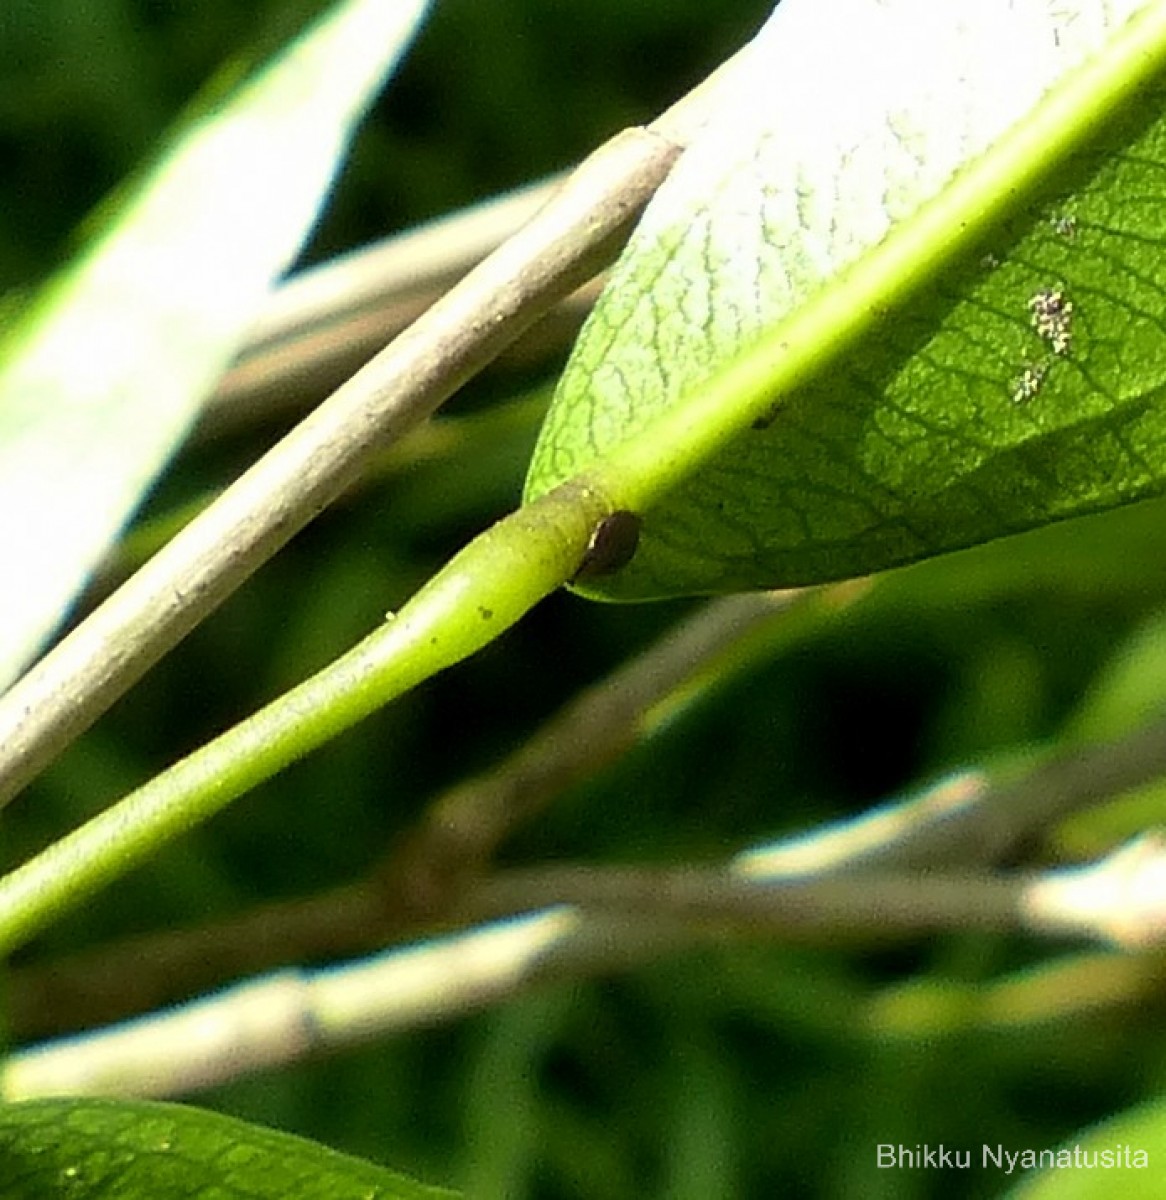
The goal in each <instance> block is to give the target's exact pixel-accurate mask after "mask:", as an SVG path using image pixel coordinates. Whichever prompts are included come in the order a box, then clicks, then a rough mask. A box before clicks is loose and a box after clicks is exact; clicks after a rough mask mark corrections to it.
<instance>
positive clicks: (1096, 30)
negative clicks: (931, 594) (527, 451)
mask: <svg viewBox="0 0 1166 1200" xmlns="http://www.w3.org/2000/svg"><path fill="white" fill-rule="evenodd" d="M1139 9H1144V10H1145V11H1144V12H1143V13H1140V14H1138V15H1135V16H1133V18H1132V19H1130V18H1131V14H1134V13H1137V11H1138V10H1139ZM1164 24H1166V22H1164V21H1163V14H1162V6H1161V5H1153V4H1146V3H1138V2H1137V0H1126V2H1124V3H1103V2H1101V0H1076V2H1074V3H1067V4H1061V5H1056V6H1050V5H1048V4H1046V3H1044V2H1043V0H1025V2H1023V3H1015V4H1010V3H1005V2H1004V0H990V2H985V3H977V4H975V5H962V6H955V5H936V4H932V3H927V2H926V0H886V2H885V3H876V2H875V0H845V2H844V3H839V4H830V5H822V4H816V3H815V2H814V0H784V3H782V4H781V6H780V7H779V8H778V10H777V12H776V14H775V16H774V17H773V19H772V20H771V22H770V24H769V25H768V26H767V27H766V29H765V30H764V31H763V33H762V35H761V37H760V38H759V39H758V42H757V44H756V46H755V48H754V50H753V53H752V61H751V62H750V63H749V64H748V65H747V66H746V68H745V70H744V71H743V73H742V76H741V80H740V82H739V89H740V90H739V93H738V95H737V97H736V100H735V102H733V101H730V102H729V103H728V104H727V105H726V107H725V108H724V110H723V111H722V112H721V114H720V116H719V117H718V118H717V119H715V120H714V122H713V123H712V124H711V125H710V126H709V128H708V130H707V132H706V134H705V136H704V137H703V138H702V139H701V140H699V141H698V142H697V143H696V144H695V145H694V146H693V147H692V148H691V149H690V150H689V151H688V153H687V154H686V155H685V157H684V158H683V159H682V161H681V163H680V164H679V165H678V167H677V168H676V170H675V171H674V173H673V175H672V177H671V178H670V179H669V180H668V183H667V184H666V186H665V187H664V188H663V189H661V192H660V193H659V195H658V196H657V198H656V200H655V201H654V203H653V205H652V206H651V207H650V208H649V211H648V213H647V214H646V215H645V218H644V220H643V222H642V223H641V226H640V228H639V229H638V230H637V233H636V235H635V237H634V238H633V240H632V242H631V244H630V245H629V247H628V250H627V251H626V253H625V256H624V258H623V259H622V260H621V262H620V264H619V266H618V267H617V270H616V272H615V275H614V277H613V279H612V281H611V283H610V284H609V286H608V288H607V290H606V292H605V294H604V297H603V299H602V301H601V303H600V305H599V307H598V308H597V310H596V312H595V314H594V315H593V317H592V319H591V321H590V322H589V324H588V325H587V327H586V328H585V330H584V332H583V334H582V335H581V337H580V340H579V343H578V345H577V347H576V350H575V353H574V355H573V356H572V359H571V362H570V363H569V365H568V368H567V370H566V372H565V374H564V377H563V379H562V381H561V384H560V387H559V390H558V393H557V394H556V397H555V401H554V404H553V405H552V409H551V412H550V415H549V417H548V420H547V423H546V426H545V427H544V430H543V433H542V436H541V438H540V441H539V445H538V447H537V449H536V452H535V456H534V460H533V462H532V465H531V470H530V475H529V478H528V484H527V494H528V496H535V495H538V494H541V493H543V492H545V491H546V490H548V489H549V488H550V487H552V486H553V485H554V484H556V483H558V482H559V481H561V480H563V479H565V478H567V477H569V476H570V475H573V474H575V473H577V472H580V471H584V472H587V473H588V474H589V475H590V476H591V477H593V478H595V479H597V480H598V481H599V482H600V483H601V484H602V485H603V486H604V487H606V488H607V490H608V492H609V495H610V496H611V499H612V502H613V503H614V504H615V505H617V506H619V507H621V508H630V509H632V510H634V511H637V512H638V513H639V515H640V516H641V518H642V534H641V538H640V543H639V547H638V550H637V553H636V554H635V556H634V557H633V559H632V560H631V562H630V563H629V564H628V565H627V566H626V567H625V568H624V569H622V570H620V571H617V572H615V573H614V574H612V575H610V576H607V577H604V578H602V579H600V580H597V581H594V582H593V581H592V580H588V581H587V584H586V588H585V590H586V591H587V592H588V593H590V594H593V595H597V596H602V597H604V598H609V599H645V598H650V597H654V596H663V595H671V594H683V593H694V592H717V591H729V590H735V589H740V588H750V587H768V586H783V585H790V584H801V583H813V582H818V581H822V580H828V579H835V578H844V577H847V576H852V575H859V574H865V573H867V572H870V571H876V570H880V569H884V568H887V567H891V566H895V565H898V564H901V563H906V562H910V561H912V560H915V559H920V558H924V557H927V556H929V555H933V554H937V553H940V552H943V551H947V550H951V549H955V548H958V547H962V546H968V545H973V544H976V543H979V542H983V541H986V540H989V539H991V538H995V537H999V536H1001V535H1004V534H1009V533H1015V532H1018V531H1020V530H1023V529H1027V528H1031V527H1034V526H1037V525H1041V524H1044V523H1047V522H1049V521H1053V520H1057V519H1062V518H1065V517H1071V516H1076V515H1079V514H1083V513H1087V512H1093V511H1099V510H1102V509H1106V508H1109V507H1112V506H1114V505H1117V504H1122V503H1127V502H1129V501H1131V500H1135V499H1139V498H1142V497H1144V496H1149V495H1153V494H1156V493H1159V492H1161V491H1162V490H1163V484H1164V481H1166V410H1163V408H1162V407H1161V406H1160V405H1159V403H1158V400H1159V396H1160V393H1161V391H1162V388H1163V385H1164V384H1166V328H1164V326H1163V323H1162V314H1163V312H1164V311H1166V256H1164V255H1163V252H1162V249H1163V245H1164V244H1166V205H1163V204H1162V203H1161V196H1162V190H1163V185H1164V183H1166V174H1164V171H1166V121H1164V120H1163V119H1162V108H1163V106H1162V97H1163V93H1162V90H1161V88H1160V86H1159V85H1157V84H1155V85H1154V86H1146V87H1144V90H1143V91H1142V93H1141V94H1140V95H1139V96H1138V97H1137V103H1135V104H1127V105H1125V106H1124V107H1118V106H1117V104H1116V100H1115V97H1116V98H1117V99H1120V100H1123V101H1124V100H1125V99H1127V98H1128V93H1129V92H1130V91H1133V90H1135V89H1136V88H1137V87H1139V86H1141V85H1144V84H1145V81H1146V80H1147V79H1156V78H1157V72H1158V71H1159V70H1160V67H1161V62H1162V59H1163V56H1164V53H1166V50H1164V43H1166V30H1164V28H1163V26H1164ZM840 30H844V31H845V36H840V33H839V31H840ZM1115 108H1118V111H1116V112H1115ZM1099 131H1100V132H1099ZM1070 150H1072V151H1073V152H1074V153H1073V154H1072V155H1071V156H1069V157H1068V159H1067V154H1068V151H1070ZM1066 159H1067V160H1066ZM1035 181H1039V182H1040V185H1041V186H1040V189H1039V193H1037V194H1035V199H1034V198H1033V197H1034V193H1033V192H1032V190H1031V189H1032V187H1033V186H1034V183H1035ZM1022 184H1023V185H1024V186H1027V187H1029V189H1030V191H1029V193H1028V198H1029V201H1028V204H1027V206H1026V208H1025V209H1024V210H1023V211H1017V210H1016V208H1015V205H1014V201H1013V199H1012V197H1013V194H1014V192H1015V191H1016V190H1017V188H1018V187H1020V186H1021V185H1022ZM948 216H950V219H947V220H945V218H946V217H948ZM972 232H975V233H976V235H977V238H978V241H975V242H970V239H971V236H972ZM952 246H959V247H961V249H963V250H964V252H963V253H962V255H961V256H958V257H953V251H952ZM941 267H942V270H941V269H940V268H941ZM864 271H865V274H864ZM799 322H800V323H799Z"/></svg>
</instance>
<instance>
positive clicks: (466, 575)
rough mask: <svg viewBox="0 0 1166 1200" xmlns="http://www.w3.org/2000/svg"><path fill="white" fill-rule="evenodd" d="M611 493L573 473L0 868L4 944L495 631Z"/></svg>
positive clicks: (547, 576)
mask: <svg viewBox="0 0 1166 1200" xmlns="http://www.w3.org/2000/svg"><path fill="white" fill-rule="evenodd" d="M610 511H611V506H610V503H608V502H606V501H605V500H604V499H603V498H602V496H601V495H600V494H599V493H598V492H597V491H595V490H593V489H592V488H590V487H589V486H588V485H587V484H586V482H583V481H580V482H576V483H572V484H569V485H566V486H564V487H562V488H559V489H556V490H555V491H554V492H551V493H548V494H547V495H546V496H545V497H544V498H543V499H542V500H540V501H539V502H536V503H534V504H530V505H527V506H526V507H524V508H521V509H519V510H518V511H517V512H515V513H513V514H511V515H510V516H509V517H507V518H505V519H504V520H502V521H500V522H498V523H497V524H496V525H494V526H492V527H491V528H490V529H488V530H487V531H486V532H485V533H483V534H481V535H480V536H479V537H477V538H475V539H474V540H473V541H472V542H470V544H469V545H468V546H466V547H465V549H464V550H462V551H461V552H460V553H459V554H457V555H456V556H455V557H454V558H453V559H452V560H451V561H450V563H449V564H448V565H447V566H446V567H445V568H444V569H443V570H441V571H440V572H439V573H438V574H437V575H436V576H434V578H433V579H432V580H430V582H429V583H428V584H426V586H425V587H424V588H422V589H421V591H420V592H418V593H417V594H416V596H414V597H413V599H412V600H411V601H410V602H409V603H408V604H407V605H406V606H405V607H404V608H403V609H402V610H401V611H400V613H399V614H397V615H396V616H395V617H391V618H390V619H389V620H388V621H386V623H385V624H384V625H381V626H380V627H379V628H378V629H376V630H375V631H374V632H373V633H371V634H370V635H369V636H368V637H366V638H365V639H364V640H363V641H362V642H360V643H359V644H358V645H357V646H355V647H354V648H353V649H352V650H350V651H349V652H348V653H347V654H345V655H343V656H342V657H341V658H339V659H337V660H336V661H335V662H333V663H331V664H330V665H329V666H327V667H326V668H324V670H322V671H320V672H319V673H318V674H316V675H314V676H312V678H310V679H308V680H306V681H305V682H304V683H302V684H300V685H299V686H298V687H296V688H294V689H293V690H292V691H290V692H287V693H286V694H285V695H283V696H281V697H280V698H279V699H277V700H275V701H273V702H272V703H271V704H269V705H268V706H267V707H266V708H263V709H261V710H260V711H259V712H257V713H256V714H255V715H254V716H252V717H250V718H248V719H247V720H245V721H243V722H241V723H240V724H238V725H236V726H235V727H234V728H232V729H230V730H228V731H227V732H226V733H224V734H223V735H222V736H220V737H218V738H216V739H215V740H214V741H212V742H209V743H208V744H207V745H205V746H203V747H202V748H200V749H199V750H197V751H195V752H194V753H193V754H191V755H189V756H188V757H187V758H185V759H183V760H182V761H181V762H178V763H176V764H175V765H174V766H173V767H171V768H170V769H169V770H167V771H164V772H163V773H162V774H161V775H159V776H157V777H156V778H155V779H153V780H151V781H150V782H149V783H147V784H146V785H145V786H144V787H141V788H139V789H138V790H137V791H135V792H132V793H131V794H130V795H129V796H127V797H125V798H124V799H123V800H121V801H119V802H118V803H117V804H115V805H114V806H113V807H112V808H110V809H107V810H106V811H105V812H103V813H102V814H101V815H100V816H98V817H95V818H94V819H93V820H91V821H89V822H88V823H87V824H85V825H83V826H81V827H80V828H79V829H77V830H75V831H74V832H73V833H71V834H69V835H68V836H66V837H64V838H62V839H61V840H60V841H58V842H56V843H55V844H54V845H52V846H50V847H49V848H48V849H47V850H45V851H43V852H42V853H41V854H39V855H37V857H35V858H34V859H32V860H31V861H29V862H28V863H26V864H25V865H24V866H22V867H20V868H18V869H17V870H15V871H13V872H12V873H11V874H9V875H7V876H5V877H4V878H3V879H2V880H0V954H3V953H7V952H8V951H10V950H12V949H13V948H14V947H15V946H17V945H19V944H21V943H23V942H25V941H27V940H28V939H29V938H30V937H32V936H33V935H34V934H35V933H37V932H38V931H39V930H40V929H42V928H43V927H44V926H45V925H47V924H48V923H49V922H50V921H52V920H53V919H55V918H56V917H57V916H59V915H60V914H61V913H62V912H64V911H66V910H67V909H69V908H71V907H76V906H77V905H78V904H80V903H81V902H83V901H84V900H85V899H87V898H88V897H89V896H90V895H91V894H92V893H93V892H95V891H96V890H97V889H99V888H100V887H102V886H104V885H105V884H107V883H109V882H110V881H111V880H113V879H115V878H116V877H118V876H120V875H122V874H124V873H125V872H126V871H128V870H130V869H131V868H132V867H133V866H135V865H136V864H137V863H139V862H141V861H142V860H143V859H144V858H146V857H147V856H148V855H150V854H151V853H153V852H154V851H156V850H157V849H158V848H159V847H160V846H162V845H163V844H165V843H166V842H167V841H168V840H170V839H171V838H173V837H176V836H178V835H179V834H181V833H184V832H185V831H186V830H188V829H190V828H192V827H193V826H194V825H196V824H198V823H199V822H201V821H204V820H206V819H207V818H208V817H210V816H213V815H214V814H215V813H216V812H218V811H219V810H220V809H221V808H223V807H224V806H225V805H226V804H228V803H229V802H230V801H231V800H233V799H235V798H236V797H238V796H240V795H242V794H243V793H244V792H247V791H249V790H250V789H251V788H253V787H255V786H256V785H257V784H259V783H261V782H262V781H263V780H265V779H268V778H270V776H272V775H274V774H275V773H276V772H278V771H280V770H282V769H283V768H284V767H286V766H287V765H289V764H290V763H292V762H294V761H295V760H296V759H298V758H300V757H302V756H303V755H304V754H306V753H307V752H308V751H310V750H312V749H314V748H315V747H317V746H319V745H321V744H323V743H324V742H326V741H328V740H329V739H331V738H333V737H335V736H336V735H337V734H338V733H340V732H342V731H343V730H345V729H347V728H349V727H350V726H351V725H353V724H355V723H356V722H357V721H359V720H361V719H362V718H363V717H366V716H367V715H368V714H369V713H371V712H373V711H375V710H376V709H377V708H379V707H381V706H382V705H384V704H386V703H388V702H389V701H390V700H392V699H394V698H395V697H397V696H400V695H401V694H402V693H404V692H406V691H408V690H409V689H410V688H412V687H413V686H415V685H416V684H417V683H419V682H420V681H422V680H424V679H427V678H429V677H430V676H431V675H434V674H436V673H437V672H438V671H441V670H444V669H445V668H446V667H449V666H451V665H453V664H454V663H456V662H459V661H460V660H462V659H463V658H466V657H467V656H468V655H470V654H472V653H473V652H474V651H475V650H478V649H479V648H480V647H482V646H483V645H485V644H487V643H488V642H490V641H492V640H493V639H494V638H496V637H497V636H498V635H499V634H500V633H501V632H502V631H503V630H504V629H506V628H507V627H509V626H510V625H512V624H513V623H514V622H515V621H517V620H518V619H519V617H521V616H522V615H523V614H524V613H525V612H526V611H527V610H528V609H529V608H531V607H532V606H533V605H534V604H536V603H537V602H538V601H539V600H541V599H542V598H543V596H545V595H547V594H548V593H549V592H551V591H553V590H554V589H555V588H556V587H558V586H559V585H561V584H562V583H564V582H565V581H566V580H568V579H570V577H571V576H572V575H573V574H574V572H575V570H576V568H577V567H578V565H579V563H580V562H581V561H582V558H583V555H584V553H585V552H586V548H587V543H588V539H589V538H590V536H591V534H592V531H593V530H594V528H595V527H596V525H597V524H598V523H599V522H600V521H601V520H602V519H603V518H604V517H605V516H606V515H607V514H608V513H609V512H610Z"/></svg>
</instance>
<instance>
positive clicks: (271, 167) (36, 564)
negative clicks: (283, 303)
mask: <svg viewBox="0 0 1166 1200" xmlns="http://www.w3.org/2000/svg"><path fill="white" fill-rule="evenodd" d="M425 8H426V0H396V2H395V3H390V4H386V3H384V2H383V0H351V2H350V3H347V4H344V5H342V6H340V7H339V8H337V9H336V10H335V11H334V12H333V13H332V14H331V15H330V16H328V17H327V18H326V19H325V20H323V21H321V22H319V23H318V24H317V25H316V26H314V27H313V29H312V30H311V31H309V33H307V34H306V35H305V36H304V37H303V38H301V39H299V40H298V41H297V42H296V43H294V44H293V45H292V46H291V47H290V48H289V49H288V50H287V51H285V52H284V53H283V54H281V55H280V56H279V57H278V58H277V59H276V60H275V61H274V62H273V63H272V64H271V65H270V66H269V67H267V68H266V69H265V70H264V71H263V72H262V73H261V74H260V75H259V76H258V77H257V78H256V79H255V80H253V81H252V82H250V83H249V84H247V85H246V86H245V87H243V88H242V89H240V90H239V92H238V93H237V94H236V95H235V96H234V98H233V99H231V100H229V101H228V102H226V103H224V104H223V105H222V106H221V107H219V108H218V109H216V110H215V111H213V112H212V113H210V114H209V115H207V116H206V117H204V118H202V119H200V120H198V121H196V122H195V123H194V124H193V125H192V126H191V127H190V128H189V129H188V130H186V131H184V132H183V133H182V134H181V135H180V136H179V137H178V138H177V139H176V141H175V142H174V144H173V145H172V147H171V148H170V149H169V151H168V152H167V153H166V155H165V156H164V158H163V159H162V161H161V162H160V163H159V164H158V166H157V167H156V168H155V169H154V170H153V171H152V172H151V173H150V175H149V176H148V177H147V178H146V179H145V180H144V181H143V182H142V184H141V187H140V188H139V189H138V191H137V193H136V194H135V195H134V196H132V197H130V198H129V200H128V202H127V203H126V204H125V205H124V206H123V207H121V208H120V209H119V212H118V215H117V219H116V223H115V224H114V225H113V227H112V228H110V229H109V230H108V231H107V232H106V233H105V234H104V236H103V237H101V238H100V239H99V240H98V241H97V242H96V243H95V244H94V245H93V247H92V248H91V249H90V250H89V252H88V253H87V254H86V255H85V256H84V257H83V258H82V259H81V260H80V261H79V262H78V263H77V264H76V265H75V266H73V267H72V268H71V269H70V270H69V271H68V272H67V273H66V274H65V276H64V277H63V278H61V279H59V280H58V281H56V282H55V283H54V284H53V285H52V286H51V287H50V288H49V289H48V291H47V292H46V294H45V295H44V296H43V297H42V298H41V299H40V300H39V302H38V303H35V304H34V305H33V306H32V308H31V309H30V311H29V312H28V314H27V315H26V317H25V319H24V320H23V321H22V322H20V323H18V324H17V325H16V327H15V328H13V329H12V330H11V331H10V332H9V335H8V336H7V338H6V340H5V344H4V347H3V361H2V363H0V512H3V513H4V514H5V518H4V520H3V521H0V562H2V563H3V565H4V570H3V574H4V580H5V586H4V587H3V588H2V589H0V631H2V636H0V687H3V686H4V685H6V684H7V683H9V682H11V680H12V678H13V677H14V676H15V675H16V674H17V673H18V671H19V670H20V668H21V667H22V666H23V665H24V663H25V662H26V661H27V660H28V659H29V658H30V657H31V656H32V655H33V654H34V653H35V652H36V650H37V649H38V647H39V646H40V645H41V643H42V642H43V641H44V639H45V638H46V637H47V636H48V634H49V633H50V632H51V631H52V629H53V628H54V627H55V626H56V625H57V623H58V622H59V620H60V619H61V617H62V615H63V614H64V612H65V611H66V609H67V608H68V606H69V604H70V603H71V602H72V600H73V599H74V597H75V596H76V594H77V592H78V591H79V590H80V588H81V587H82V586H83V585H84V583H85V580H86V579H87V577H88V575H89V573H90V572H91V571H92V570H93V568H94V566H95V565H96V564H97V562H98V561H99V560H100V559H101V557H102V555H103V554H104V553H105V551H106V549H107V548H108V546H109V545H110V543H111V541H112V540H113V539H114V538H115V537H116V535H117V533H118V531H119V530H120V528H121V527H122V525H123V524H124V522H125V520H126V518H127V517H128V516H129V514H130V513H131V512H132V510H133V508H134V507H135V505H136V504H137V503H138V501H139V500H140V498H141V496H142V494H143V492H144V491H145V489H146V488H148V487H149V486H150V484H151V483H152V481H153V480H154V478H155V477H156V475H157V473H158V471H159V470H160V469H161V467H162V465H163V464H164V462H165V460H166V459H167V457H168V456H169V455H170V454H171V453H172V452H173V450H174V448H175V446H176V445H177V443H178V442H179V441H180V440H181V438H182V436H183V435H184V433H185V432H186V430H187V428H188V427H189V425H190V423H191V421H192V419H193V418H194V416H195V414H196V412H197V410H198V406H199V403H200V401H201V400H202V398H203V397H204V396H205V395H206V393H207V392H208V390H209V389H210V388H211V386H212V385H213V383H214V382H215V380H216V378H217V377H218V375H219V374H220V373H221V371H222V370H223V368H224V367H225V366H226V364H227V362H228V361H229V360H230V358H231V356H232V355H233V353H234V351H235V348H236V346H237V345H238V343H239V341H240V339H241V337H242V335H243V334H244V333H245V331H246V328H247V326H248V324H249V323H250V321H251V320H252V319H253V317H254V315H255V312H256V310H257V308H258V306H259V304H260V302H261V300H262V299H263V296H264V294H265V292H266V291H267V289H268V288H269V287H270V285H271V283H272V281H273V280H274V279H275V278H276V276H278V275H279V274H280V273H281V272H282V271H283V270H284V269H285V268H286V267H287V265H288V263H289V262H290V261H291V259H292V258H293V257H294V255H295V254H296V253H297V251H298V249H299V247H300V245H301V243H302V241H303V239H304V237H305V235H306V233H307V231H308V229H309V228H310V227H311V224H312V222H313V220H314V219H315V216H316V213H317V211H318V209H319V207H320V204H321V202H322V200H323V198H324V196H325V195H326V192H327V189H328V187H329V184H330V183H331V180H332V176H333V173H334V171H335V168H336V165H337V162H338V160H339V158H340V156H341V154H342V153H343V151H344V147H345V143H346V142H347V140H348V138H349V137H350V135H351V133H352V131H353V128H354V126H355V124H356V122H357V121H358V120H359V119H360V117H361V115H362V114H363V112H364V110H365V109H366V108H367V106H368V104H369V103H370V101H371V100H372V97H373V95H374V94H375V92H376V90H377V88H378V87H379V86H380V84H381V81H382V80H383V78H384V76H385V73H386V72H387V71H389V70H390V68H391V67H392V66H393V64H394V63H395V62H396V60H397V58H398V56H399V54H400V52H401V51H402V50H403V48H404V46H405V44H406V42H407V40H408V38H409V36H410V35H411V33H412V32H413V30H414V29H415V28H416V26H417V24H418V22H419V21H420V19H421V16H422V15H423V13H424V11H425Z"/></svg>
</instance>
